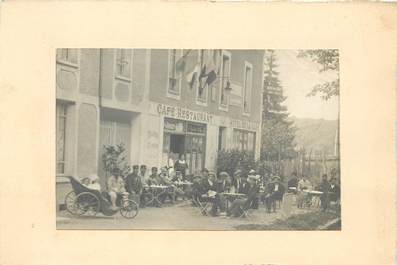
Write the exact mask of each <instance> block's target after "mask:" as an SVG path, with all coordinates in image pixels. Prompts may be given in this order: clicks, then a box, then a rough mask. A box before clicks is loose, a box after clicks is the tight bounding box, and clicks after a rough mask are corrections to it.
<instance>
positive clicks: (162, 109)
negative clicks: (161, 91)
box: [156, 104, 212, 123]
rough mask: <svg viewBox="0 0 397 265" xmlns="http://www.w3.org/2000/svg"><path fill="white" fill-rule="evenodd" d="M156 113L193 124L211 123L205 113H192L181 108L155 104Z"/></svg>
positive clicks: (209, 115) (210, 117) (209, 116)
mask: <svg viewBox="0 0 397 265" xmlns="http://www.w3.org/2000/svg"><path fill="white" fill-rule="evenodd" d="M156 109H157V113H158V114H160V115H164V116H166V117H169V118H174V119H181V120H187V121H193V122H204V123H212V115H211V114H209V113H207V112H202V111H193V110H189V109H185V108H182V107H175V106H169V105H164V104H157V107H156Z"/></svg>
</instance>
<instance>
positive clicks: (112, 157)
mask: <svg viewBox="0 0 397 265" xmlns="http://www.w3.org/2000/svg"><path fill="white" fill-rule="evenodd" d="M103 148H104V152H103V154H102V162H103V169H104V170H105V172H106V174H107V175H108V176H110V175H112V174H113V173H114V172H115V171H117V172H119V173H120V174H121V175H122V176H126V175H127V174H128V173H129V171H130V166H128V164H127V161H126V158H127V157H126V154H125V147H124V144H122V143H121V144H117V145H104V146H103Z"/></svg>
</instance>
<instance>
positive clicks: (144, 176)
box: [139, 165, 147, 184]
mask: <svg viewBox="0 0 397 265" xmlns="http://www.w3.org/2000/svg"><path fill="white" fill-rule="evenodd" d="M146 169H147V168H146V165H141V166H140V167H139V177H140V178H141V182H142V184H146V182H147V174H146Z"/></svg>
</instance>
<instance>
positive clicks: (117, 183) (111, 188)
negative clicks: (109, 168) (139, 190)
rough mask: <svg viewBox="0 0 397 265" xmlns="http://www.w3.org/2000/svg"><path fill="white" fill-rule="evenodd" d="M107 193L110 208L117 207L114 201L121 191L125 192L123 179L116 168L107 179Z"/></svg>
mask: <svg viewBox="0 0 397 265" xmlns="http://www.w3.org/2000/svg"><path fill="white" fill-rule="evenodd" d="M107 186H108V194H109V196H110V201H111V203H112V208H113V209H117V205H116V201H117V198H118V197H120V196H121V195H122V194H123V193H125V192H126V190H125V185H124V180H123V178H122V177H121V174H120V172H119V171H118V170H115V171H114V172H113V174H112V175H111V176H110V177H109V178H108V180H107Z"/></svg>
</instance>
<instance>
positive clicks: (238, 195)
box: [220, 192, 247, 211]
mask: <svg viewBox="0 0 397 265" xmlns="http://www.w3.org/2000/svg"><path fill="white" fill-rule="evenodd" d="M220 194H222V195H223V196H225V198H226V211H228V210H229V201H230V202H232V201H234V200H235V199H237V198H245V197H247V195H246V194H244V193H231V192H222V193H220Z"/></svg>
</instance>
